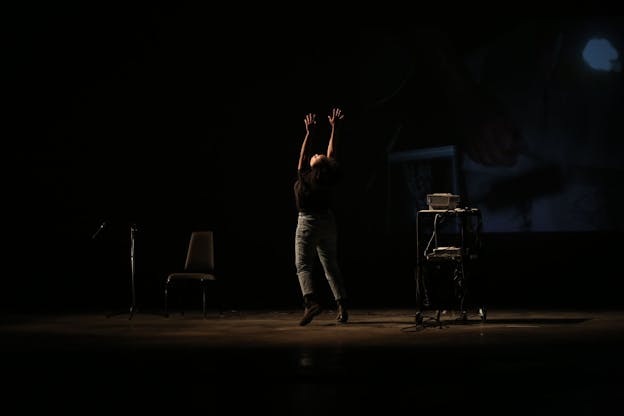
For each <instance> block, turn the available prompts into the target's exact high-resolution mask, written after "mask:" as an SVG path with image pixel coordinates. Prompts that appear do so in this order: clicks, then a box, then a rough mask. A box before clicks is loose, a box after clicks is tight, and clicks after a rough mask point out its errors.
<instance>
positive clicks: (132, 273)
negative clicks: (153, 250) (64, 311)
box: [106, 224, 163, 319]
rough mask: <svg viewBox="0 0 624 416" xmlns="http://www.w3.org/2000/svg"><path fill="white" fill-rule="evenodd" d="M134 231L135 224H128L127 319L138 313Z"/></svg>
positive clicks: (113, 314)
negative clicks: (128, 282)
mask: <svg viewBox="0 0 624 416" xmlns="http://www.w3.org/2000/svg"><path fill="white" fill-rule="evenodd" d="M136 232H137V226H136V224H131V225H130V295H131V298H130V300H131V303H130V309H129V311H128V319H132V317H133V316H134V314H135V313H138V311H137V305H136V286H135V261H134V253H135V251H134V241H135V236H136ZM125 313H126V312H125V311H121V312H113V313H110V314H108V315H106V317H107V318H110V317H111V316H116V315H124V314H125ZM154 315H159V316H163V315H162V314H159V313H154Z"/></svg>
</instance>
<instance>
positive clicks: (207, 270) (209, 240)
mask: <svg viewBox="0 0 624 416" xmlns="http://www.w3.org/2000/svg"><path fill="white" fill-rule="evenodd" d="M182 280H185V281H196V282H199V284H200V286H201V288H202V312H203V316H204V318H206V288H207V286H208V282H214V283H217V278H216V276H215V274H214V244H213V235H212V231H194V232H192V233H191V239H190V241H189V245H188V251H187V253H186V263H185V264H184V270H183V271H182V272H176V273H171V274H169V276H167V280H166V282H165V316H167V317H169V310H168V293H169V288H170V286H171V285H172V284H173V283H174V282H178V281H182ZM218 307H219V315H221V314H222V311H221V306H220V305H219V306H218ZM182 314H184V311H183V310H182Z"/></svg>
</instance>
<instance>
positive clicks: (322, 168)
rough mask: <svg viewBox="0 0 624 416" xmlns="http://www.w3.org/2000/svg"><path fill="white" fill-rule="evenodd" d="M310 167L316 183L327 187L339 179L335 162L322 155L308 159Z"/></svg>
mask: <svg viewBox="0 0 624 416" xmlns="http://www.w3.org/2000/svg"><path fill="white" fill-rule="evenodd" d="M310 167H311V168H312V171H313V172H314V178H315V179H316V181H317V183H319V184H323V185H329V184H331V183H334V182H335V181H336V180H337V179H338V177H339V169H338V164H337V163H336V160H334V159H333V158H330V157H327V156H325V155H323V154H315V155H314V156H312V157H311V158H310Z"/></svg>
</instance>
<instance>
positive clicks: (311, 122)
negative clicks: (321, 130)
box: [304, 113, 316, 133]
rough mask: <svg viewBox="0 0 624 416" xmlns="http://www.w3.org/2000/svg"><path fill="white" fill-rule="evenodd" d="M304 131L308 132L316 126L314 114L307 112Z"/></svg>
mask: <svg viewBox="0 0 624 416" xmlns="http://www.w3.org/2000/svg"><path fill="white" fill-rule="evenodd" d="M304 122H305V128H306V132H308V133H310V132H311V131H312V130H314V129H315V128H316V114H314V113H308V114H306V116H305V119H304Z"/></svg>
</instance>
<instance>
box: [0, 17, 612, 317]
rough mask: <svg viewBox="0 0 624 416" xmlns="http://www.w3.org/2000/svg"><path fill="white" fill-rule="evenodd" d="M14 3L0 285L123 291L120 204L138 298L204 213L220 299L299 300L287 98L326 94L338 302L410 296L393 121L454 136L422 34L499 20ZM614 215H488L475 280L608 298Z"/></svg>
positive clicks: (528, 294)
mask: <svg viewBox="0 0 624 416" xmlns="http://www.w3.org/2000/svg"><path fill="white" fill-rule="evenodd" d="M13 7H14V8H13V9H12V10H11V11H10V14H11V15H12V17H13V19H11V21H10V22H9V24H8V26H7V28H8V31H9V37H8V38H9V39H10V48H9V52H8V53H9V58H10V59H7V62H8V64H7V66H6V68H5V69H4V71H6V75H7V77H6V78H7V79H9V80H11V83H10V84H11V85H10V88H9V94H8V95H7V97H8V98H9V99H10V102H11V103H12V105H11V108H10V110H9V112H8V114H7V116H8V119H9V126H10V129H9V135H8V136H7V138H6V139H5V147H6V150H5V154H7V155H10V156H9V157H8V158H7V159H8V160H9V163H8V164H7V166H6V167H7V174H6V179H7V181H6V185H5V188H6V190H7V191H8V192H7V195H8V197H7V198H6V199H5V201H6V202H7V205H8V206H7V209H6V211H5V212H6V214H5V221H6V224H7V227H6V229H7V233H6V235H7V237H8V238H7V246H8V247H9V248H8V249H7V259H8V263H9V266H10V267H9V270H10V271H11V273H12V276H15V278H12V279H9V281H8V283H7V287H6V290H5V291H4V297H5V299H4V301H3V302H2V304H3V305H5V306H6V307H7V308H17V309H24V310H32V309H42V310H64V309H76V308H114V307H124V305H127V303H128V301H129V294H130V291H129V278H130V265H129V227H130V224H136V226H137V229H138V231H137V234H136V241H135V243H136V259H135V261H136V263H135V264H136V282H137V290H138V294H137V295H138V302H139V304H141V305H146V306H148V307H151V308H154V307H159V306H160V305H161V304H162V284H163V282H164V278H165V276H166V275H167V273H169V272H171V271H175V270H176V269H179V268H180V267H182V265H183V262H184V256H185V249H186V245H187V243H188V238H189V235H190V232H191V231H193V230H199V229H212V230H214V231H215V244H216V256H217V268H218V273H219V274H220V275H221V276H223V279H224V281H225V282H226V283H225V287H226V295H225V296H226V300H225V303H226V304H227V305H228V306H229V307H232V308H245V307H265V308H273V307H293V306H299V305H300V295H299V287H298V283H297V279H296V274H295V269H294V248H293V244H294V229H295V225H296V209H295V206H294V198H293V194H292V185H293V181H294V179H295V173H296V172H295V168H296V163H297V157H298V152H299V147H300V145H301V141H302V139H303V133H304V126H303V117H304V115H305V113H306V112H309V111H313V112H318V113H319V115H320V116H321V119H324V116H325V114H327V113H328V112H329V110H330V109H331V107H332V106H341V107H342V108H343V109H344V111H345V113H346V122H345V131H344V135H343V136H344V137H343V139H342V142H340V143H339V152H340V153H339V155H340V157H341V161H342V163H343V164H344V166H345V168H346V172H347V174H346V176H345V180H344V181H343V183H342V184H341V185H340V188H339V192H338V195H337V201H336V202H337V205H336V213H337V215H338V219H339V227H340V228H339V231H340V255H341V261H342V266H343V269H344V273H345V276H346V279H347V285H348V287H349V290H350V292H351V294H352V298H353V302H354V304H356V305H361V306H369V305H377V306H407V307H409V306H410V305H412V299H413V291H414V282H413V266H414V256H413V252H414V249H415V247H414V234H413V230H412V229H411V226H409V225H408V226H406V229H405V230H403V231H401V230H398V231H397V230H389V229H388V228H387V223H388V218H389V216H392V215H394V214H393V213H392V212H388V211H387V210H386V207H387V200H386V198H387V187H388V184H387V177H386V176H385V172H386V168H387V166H386V164H385V163H386V157H387V151H388V149H389V147H390V144H391V143H393V140H394V139H393V138H395V139H396V138H397V137H396V136H397V134H399V137H398V144H397V143H395V144H397V146H399V147H400V146H404V148H410V146H414V145H416V146H417V147H426V146H432V145H439V144H448V143H455V144H458V145H460V146H461V145H463V142H462V139H461V137H460V136H458V135H457V123H455V122H453V121H452V120H454V119H452V118H449V117H454V116H456V113H457V108H456V107H455V106H454V105H453V103H454V102H456V100H450V99H449V95H448V94H451V93H454V92H452V91H449V89H448V88H447V87H448V85H449V84H448V83H447V79H446V78H444V77H440V76H439V71H438V69H439V68H440V65H443V64H444V62H446V61H444V60H440V59H439V58H435V57H436V56H438V55H436V54H435V53H434V52H435V51H440V50H442V51H445V53H446V52H448V51H449V49H448V45H452V49H453V50H454V51H455V53H457V54H458V56H464V55H468V54H469V53H470V52H472V51H474V50H476V49H478V46H480V45H482V44H485V43H487V42H488V40H489V39H491V38H493V37H495V36H496V35H497V34H499V33H503V32H504V31H505V29H506V28H507V27H508V26H514V25H516V24H517V23H518V19H512V20H510V21H507V22H494V23H490V24H489V25H488V24H486V23H485V22H483V24H482V25H470V28H471V31H470V32H465V29H467V27H466V26H467V23H466V22H463V23H462V22H461V21H459V20H457V19H456V20H448V19H437V20H436V19H432V20H429V19H423V20H422V21H418V22H411V23H409V24H407V23H402V22H399V21H396V20H393V19H385V18H381V17H379V18H378V19H372V20H368V19H367V20H360V19H355V18H353V16H351V18H350V19H349V18H344V17H342V16H339V17H338V16H336V17H335V18H332V19H319V18H318V17H317V16H308V17H306V18H301V17H300V16H299V15H296V17H295V16H293V18H292V19H290V20H289V19H284V18H281V17H280V18H279V19H278V18H277V17H268V18H266V19H251V18H244V17H241V16H239V15H235V14H223V13H216V12H215V11H213V10H207V9H205V8H191V7H185V6H178V7H173V8H170V9H169V8H167V9H166V8H158V7H148V8H138V7H136V8H126V9H123V10H122V9H97V10H96V9H95V8H92V7H90V6H83V7H82V8H69V7H67V8H62V7H58V6H48V7H47V8H43V9H38V10H36V11H33V10H26V9H25V8H20V7H19V6H13ZM475 27H480V28H481V30H475ZM432 34H435V36H434V35H432ZM438 35H440V36H442V35H443V37H441V38H440V37H438ZM430 40H431V41H432V43H430V42H429V41H430ZM423 54H424V55H423ZM423 56H428V57H434V58H432V59H433V60H432V59H428V58H427V59H423V58H422V57H423ZM450 56H454V55H450ZM436 59H437V60H436ZM436 74H437V75H436ZM397 132H400V133H397ZM414 138H418V140H416V143H414V141H413V139H414ZM324 145H325V144H324V143H317V144H316V146H317V148H319V149H321V150H322V149H323V146H324ZM104 221H106V226H105V227H104V228H103V229H102V232H101V233H100V234H98V236H97V238H95V239H94V238H92V235H93V234H94V233H95V231H96V230H97V229H98V227H99V226H100V225H101V224H102V222H104ZM617 224H621V222H619V223H617ZM620 234H621V227H614V229H613V230H608V229H607V230H604V229H603V230H599V231H597V232H589V233H552V234H543V233H535V234H531V233H527V234H524V233H511V234H506V233H500V234H497V233H493V234H492V235H490V236H488V239H487V241H489V242H490V243H488V244H487V245H486V254H487V256H486V257H485V258H487V259H488V260H487V265H488V266H487V267H486V269H485V275H486V276H487V278H488V281H489V282H491V284H489V285H488V288H489V289H488V290H489V291H490V292H491V293H488V295H489V297H490V298H491V299H492V302H493V303H498V304H500V305H501V306H505V305H514V304H517V305H525V304H530V305H588V304H591V305H597V306H603V305H613V304H619V299H618V298H617V296H615V293H616V291H615V290H614V289H619V288H621V283H619V282H618V281H617V280H614V279H611V278H610V277H608V276H609V274H605V273H604V272H602V271H600V272H598V268H597V267H598V266H601V267H602V266H605V265H608V266H609V267H611V266H613V267H615V258H616V253H614V248H613V247H615V244H617V243H618V242H619V240H620ZM605 242H608V245H607V246H605ZM604 247H606V252H607V253H608V255H605V254H604V253H605V252H604V251H603V248H604ZM598 259H600V261H597V260H598ZM590 276H591V277H590ZM320 287H322V288H323V287H324V284H323V283H321V286H320ZM588 287H589V288H590V289H587V288H588ZM603 289H604V290H603ZM321 290H324V291H325V295H326V297H327V299H329V292H328V290H327V289H326V288H323V289H321ZM588 290H589V292H588ZM588 293H592V294H593V295H592V296H587V294H588Z"/></svg>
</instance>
